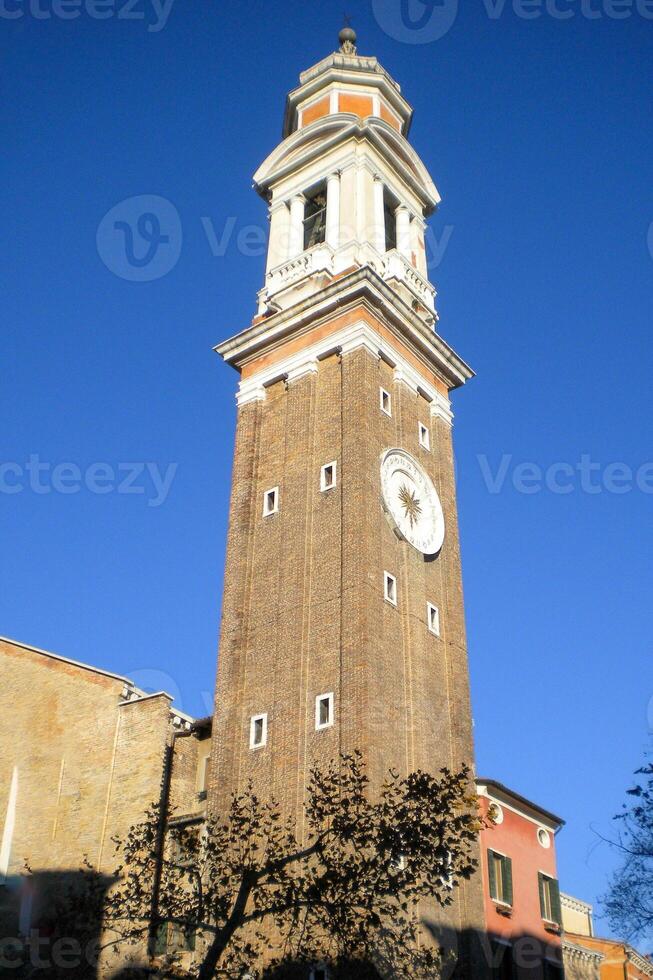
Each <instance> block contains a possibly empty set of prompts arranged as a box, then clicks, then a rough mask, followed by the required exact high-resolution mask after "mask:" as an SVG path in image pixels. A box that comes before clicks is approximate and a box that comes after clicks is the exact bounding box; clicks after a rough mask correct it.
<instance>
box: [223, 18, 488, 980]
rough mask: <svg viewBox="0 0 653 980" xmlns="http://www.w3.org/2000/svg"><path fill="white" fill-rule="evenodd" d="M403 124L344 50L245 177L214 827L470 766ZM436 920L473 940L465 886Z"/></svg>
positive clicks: (427, 199)
mask: <svg viewBox="0 0 653 980" xmlns="http://www.w3.org/2000/svg"><path fill="white" fill-rule="evenodd" d="M411 117H412V109H411V107H410V105H409V104H408V102H407V101H406V100H405V98H404V97H403V95H402V94H401V90H400V87H399V85H398V84H397V83H396V82H395V81H394V80H393V79H392V78H391V77H390V75H389V74H388V73H387V71H385V69H384V68H382V67H381V65H380V64H379V63H378V61H377V60H376V58H372V57H362V56H360V55H359V54H358V53H357V50H356V35H355V34H354V32H353V31H352V30H351V29H350V28H346V29H344V30H343V31H342V32H341V34H340V49H339V51H337V52H335V53H333V54H331V55H329V56H328V57H327V58H324V59H323V60H322V61H320V62H319V63H318V64H316V65H315V66H313V67H312V68H309V69H308V70H307V71H305V72H304V73H303V74H302V75H301V76H300V84H299V87H298V88H296V89H294V90H293V91H292V92H291V93H290V95H289V96H288V99H287V103H286V111H285V118H284V124H283V139H282V142H281V143H280V144H279V146H278V147H277V148H276V149H275V150H273V152H272V153H271V154H270V155H269V156H268V157H267V159H266V160H265V161H264V163H263V164H262V165H261V167H260V168H259V169H258V171H257V172H256V174H255V177H254V182H255V187H256V190H257V191H258V193H259V194H260V195H261V197H262V198H263V199H264V200H265V201H266V202H267V206H268V208H269V219H270V232H269V248H268V255H267V264H266V270H265V282H264V286H263V288H262V289H261V290H260V292H259V294H258V305H257V312H256V316H255V317H254V319H253V321H252V323H251V325H250V326H248V327H247V328H246V329H245V330H243V331H242V332H240V333H238V334H236V335H235V336H233V337H231V338H230V339H229V340H226V341H224V342H223V343H221V344H219V345H218V347H217V348H216V350H217V351H218V353H219V354H220V355H221V356H222V357H223V358H224V360H225V361H226V362H227V363H228V364H230V365H231V366H232V367H234V368H235V369H236V370H237V371H238V372H239V375H240V381H239V385H238V392H237V402H238V421H237V432H236V443H235V455H234V466H233V483H232V494H231V510H230V522H229V536H228V547H227V559H226V571H225V585H224V599H223V612H222V629H221V640H220V651H219V662H218V677H217V689H216V710H215V721H214V728H213V732H214V749H213V761H212V775H211V787H210V790H209V805H210V807H211V808H212V810H213V812H214V813H218V814H219V813H221V812H224V810H225V808H226V807H227V805H228V801H229V797H230V794H231V793H232V792H234V791H235V790H238V789H242V788H243V786H244V785H245V784H246V782H247V781H248V780H249V779H252V780H253V781H254V783H255V785H256V786H258V787H260V789H261V790H263V791H265V792H266V793H267V794H271V795H274V796H275V797H276V798H277V799H278V800H280V801H281V802H282V804H283V806H284V807H285V808H286V809H287V811H288V812H291V813H293V814H295V816H296V819H297V828H298V834H299V835H300V836H301V833H302V804H303V799H304V793H305V786H306V781H307V775H308V771H309V769H310V768H311V767H312V766H313V765H315V764H316V763H317V764H319V763H320V762H327V761H330V760H331V759H334V758H336V757H337V756H338V754H339V753H341V752H346V751H351V750H354V749H360V750H361V751H362V752H363V754H364V756H365V758H366V760H367V764H368V773H369V775H370V778H371V782H372V786H374V785H379V784H380V782H381V781H382V780H383V778H384V776H385V775H386V774H387V772H388V769H389V768H391V767H393V768H395V769H398V770H399V771H401V772H405V773H407V772H411V771H414V770H416V769H422V770H426V771H429V772H432V773H436V772H437V771H438V770H439V769H441V768H442V767H444V766H447V767H450V768H459V767H461V766H462V765H463V764H467V765H470V766H472V765H473V744H472V725H471V716H470V704H469V677H468V664H467V650H466V640H465V624H464V610H463V595H462V581H461V561H460V548H459V539H458V524H457V512H456V493H455V480H454V459H453V449H452V438H451V434H452V412H451V406H450V400H449V395H450V392H451V391H452V390H453V389H455V388H458V387H460V386H462V385H463V384H464V383H465V382H466V381H467V380H468V379H470V378H471V377H472V375H473V372H472V371H471V369H470V368H469V367H468V365H467V364H466V363H465V362H464V361H463V360H462V359H461V358H460V357H459V356H458V354H456V353H455V351H454V350H452V348H451V347H450V346H449V345H448V344H447V343H446V341H445V340H444V339H443V338H442V337H441V336H440V334H439V333H438V331H437V322H438V317H437V313H436V310H435V289H434V287H433V285H432V284H431V282H430V281H429V278H428V268H427V261H426V251H425V242H424V230H425V221H426V219H427V218H428V216H429V215H430V214H431V213H432V212H433V211H434V210H435V208H436V207H437V205H438V203H439V200H440V198H439V195H438V192H437V190H436V187H435V185H434V183H433V181H432V179H431V177H430V176H429V173H428V172H427V170H426V168H425V166H424V164H423V163H422V161H421V160H420V159H419V157H418V156H417V154H416V153H415V151H414V149H413V148H412V147H411V145H410V143H409V142H408V133H409V129H410V124H411ZM476 878H477V879H478V878H480V874H479V876H476ZM434 915H435V913H434ZM439 915H440V917H441V919H443V921H442V923H441V924H442V925H443V926H446V927H448V929H449V931H450V933H451V934H452V935H456V936H466V935H468V934H469V933H471V932H473V931H475V930H479V931H480V930H482V923H483V904H482V895H481V886H480V881H479V880H472V881H470V882H468V883H465V884H464V886H463V887H461V888H460V889H456V890H455V900H454V904H453V905H452V906H451V907H450V908H449V909H447V910H446V912H440V913H439ZM464 975H468V974H467V973H465V974H464ZM469 975H473V976H475V977H476V976H482V975H483V974H482V972H481V971H480V970H479V971H478V972H473V973H470V974H469Z"/></svg>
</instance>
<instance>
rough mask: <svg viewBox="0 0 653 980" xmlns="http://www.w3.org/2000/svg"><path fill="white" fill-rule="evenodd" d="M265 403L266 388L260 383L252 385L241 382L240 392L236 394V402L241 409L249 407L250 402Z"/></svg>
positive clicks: (247, 382)
mask: <svg viewBox="0 0 653 980" xmlns="http://www.w3.org/2000/svg"><path fill="white" fill-rule="evenodd" d="M262 401H265V388H264V387H263V385H262V384H260V383H259V382H258V381H255V382H254V383H253V384H250V383H249V381H241V382H240V384H239V385H238V391H237V393H236V402H237V404H238V407H239V408H240V407H241V406H242V405H248V404H249V402H262Z"/></svg>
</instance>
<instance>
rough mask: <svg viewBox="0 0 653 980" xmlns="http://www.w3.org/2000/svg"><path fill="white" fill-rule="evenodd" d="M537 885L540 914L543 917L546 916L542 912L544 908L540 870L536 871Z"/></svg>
mask: <svg viewBox="0 0 653 980" xmlns="http://www.w3.org/2000/svg"><path fill="white" fill-rule="evenodd" d="M537 885H538V888H539V890H540V915H541V916H542V918H543V919H544V918H546V916H545V914H544V913H545V911H546V910H545V908H544V875H543V874H542V872H541V871H538V872H537Z"/></svg>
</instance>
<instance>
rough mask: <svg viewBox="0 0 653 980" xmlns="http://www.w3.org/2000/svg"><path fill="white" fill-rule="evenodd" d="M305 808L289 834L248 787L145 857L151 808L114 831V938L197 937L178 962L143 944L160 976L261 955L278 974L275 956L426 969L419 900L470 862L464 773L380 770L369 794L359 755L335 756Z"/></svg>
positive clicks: (228, 965) (256, 968)
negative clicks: (165, 933) (300, 824)
mask: <svg viewBox="0 0 653 980" xmlns="http://www.w3.org/2000/svg"><path fill="white" fill-rule="evenodd" d="M305 813H306V833H305V840H304V841H302V842H299V841H298V840H297V837H296V835H295V829H294V826H293V824H292V822H291V821H289V820H285V819H284V818H283V817H282V812H281V809H280V807H279V806H278V805H277V804H276V803H275V802H270V801H264V800H262V799H260V797H259V796H258V795H257V794H256V793H255V792H254V790H253V788H252V787H251V786H250V787H248V789H247V790H246V792H244V793H242V794H241V795H238V796H235V797H234V799H233V801H232V804H231V809H230V811H229V814H228V816H227V818H226V819H225V820H224V822H222V823H220V822H209V823H208V824H207V825H206V826H205V828H204V830H203V832H202V833H201V834H199V833H198V830H197V828H196V827H184V826H180V827H175V826H174V825H173V826H172V827H171V829H170V831H169V834H168V841H167V846H166V849H165V853H164V858H163V863H162V865H161V864H160V862H159V864H158V865H157V846H156V844H157V824H158V815H157V813H156V812H155V811H152V812H151V813H150V814H149V815H148V819H147V820H146V821H145V822H144V823H143V824H141V825H139V826H137V827H134V828H133V829H132V831H131V832H130V833H129V835H128V836H127V838H126V839H125V840H124V841H121V842H118V844H119V847H120V850H121V853H122V857H123V860H122V865H121V867H120V868H118V870H117V872H116V874H117V875H118V876H120V879H121V883H120V885H119V886H118V887H117V889H116V890H115V891H114V892H113V893H112V894H111V896H110V898H109V901H108V906H107V910H106V921H107V925H109V926H110V928H111V929H113V930H115V933H116V935H117V936H118V939H117V940H116V941H117V942H119V943H132V944H139V943H140V944H142V943H143V939H144V936H146V935H147V934H148V932H149V933H150V936H151V934H152V930H153V929H155V930H156V928H157V926H160V925H161V924H164V925H166V924H172V926H173V928H174V929H175V930H177V934H178V935H179V936H180V937H182V938H183V937H184V936H185V937H186V938H187V940H188V941H189V942H190V941H191V938H194V937H197V945H196V956H195V959H196V965H194V966H193V967H192V968H191V969H188V968H187V969H186V971H184V970H182V969H181V965H180V963H181V957H180V956H177V955H175V954H173V955H171V956H168V957H167V958H164V959H158V960H157V959H156V957H154V954H155V950H154V949H153V948H152V943H150V954H151V955H152V956H153V960H152V962H156V963H158V965H159V967H160V969H161V971H162V975H164V976H179V977H181V976H184V977H194V978H197V980H213V978H214V977H243V976H244V975H248V976H261V975H262V972H261V970H262V968H261V966H260V964H261V963H262V962H264V963H265V964H266V967H265V968H266V970H268V971H269V972H268V974H265V975H272V973H273V972H274V971H275V970H276V974H275V975H277V976H281V975H287V974H284V973H283V970H284V964H288V965H289V964H295V965H301V964H328V965H329V969H330V972H331V974H332V975H334V976H338V975H339V974H341V975H349V976H351V975H352V973H351V972H349V973H348V970H349V971H350V970H351V964H352V963H353V962H355V963H356V964H357V967H356V971H355V975H356V976H357V977H361V978H363V977H365V976H370V977H371V976H386V977H387V976H392V977H394V978H402V980H403V978H406V980H408V978H410V980H416V978H419V977H422V976H424V977H426V976H428V977H433V976H437V975H438V964H439V951H438V950H437V948H436V947H435V946H434V945H433V944H432V943H431V944H428V943H424V941H423V939H422V941H421V942H420V941H419V940H418V936H419V933H420V919H419V915H418V903H419V902H420V901H422V900H426V899H430V900H434V901H436V902H437V903H439V904H440V905H443V906H444V905H448V904H449V903H450V902H451V901H452V897H453V893H454V890H455V888H456V887H457V885H458V883H459V881H460V880H461V879H464V878H469V877H470V876H471V875H472V874H473V872H474V870H475V868H476V862H475V859H474V858H473V856H472V855H473V848H474V841H475V838H476V835H477V833H478V828H479V820H478V814H477V806H476V800H475V797H474V796H473V795H472V794H471V791H470V777H469V772H468V771H467V770H466V769H464V770H462V771H461V772H458V773H451V772H450V771H449V770H446V769H443V770H442V771H441V772H440V774H439V775H438V777H434V776H431V775H428V774H426V773H422V772H415V773H412V774H411V775H409V776H406V777H400V776H399V775H398V774H396V773H394V772H390V773H389V775H388V778H387V780H386V782H385V784H384V785H383V787H382V789H381V792H380V793H379V794H376V795H374V796H373V795H372V794H371V793H370V792H369V785H368V777H367V775H366V772H365V765H364V762H363V760H362V757H361V756H360V754H358V753H354V754H352V755H345V756H342V757H341V758H340V759H339V760H338V761H336V762H333V763H331V764H330V765H329V766H327V767H326V768H325V769H323V770H319V769H314V770H313V771H312V773H311V777H310V781H309V785H308V788H307V794H306V804H305ZM157 876H158V878H157ZM155 878H157V880H158V888H157V891H158V901H157V908H156V910H155V921H154V923H152V922H151V896H152V888H153V882H154V881H155ZM272 934H274V936H276V937H277V940H276V941H275V942H274V943H272V942H271V941H270V938H269V937H270V936H271V935H272ZM279 970H281V973H280V972H279ZM166 971H167V972H166ZM270 971H271V972H270ZM365 971H367V972H365ZM304 972H305V971H304Z"/></svg>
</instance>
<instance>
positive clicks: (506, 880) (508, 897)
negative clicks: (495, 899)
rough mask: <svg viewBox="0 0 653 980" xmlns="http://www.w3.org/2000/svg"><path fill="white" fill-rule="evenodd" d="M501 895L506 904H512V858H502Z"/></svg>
mask: <svg viewBox="0 0 653 980" xmlns="http://www.w3.org/2000/svg"><path fill="white" fill-rule="evenodd" d="M502 860H503V895H502V896H501V897H502V898H503V900H504V902H505V903H506V905H512V860H511V859H510V858H509V857H504V858H503V859H502Z"/></svg>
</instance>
